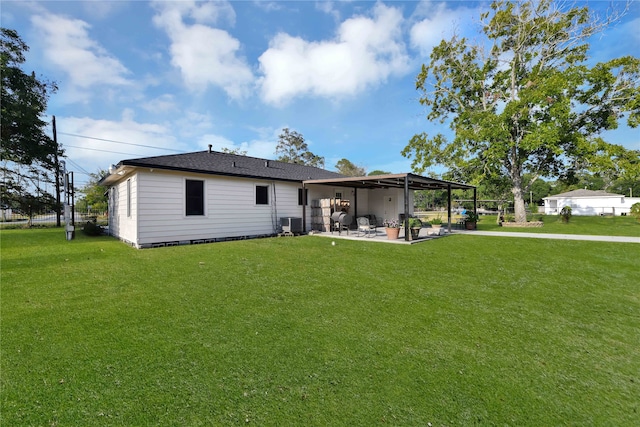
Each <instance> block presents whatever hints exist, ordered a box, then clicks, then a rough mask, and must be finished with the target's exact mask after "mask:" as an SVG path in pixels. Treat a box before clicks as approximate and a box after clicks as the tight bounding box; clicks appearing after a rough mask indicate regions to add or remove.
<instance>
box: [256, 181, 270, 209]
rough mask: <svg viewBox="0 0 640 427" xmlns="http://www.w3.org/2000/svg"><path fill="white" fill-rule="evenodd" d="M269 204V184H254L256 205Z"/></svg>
mask: <svg viewBox="0 0 640 427" xmlns="http://www.w3.org/2000/svg"><path fill="white" fill-rule="evenodd" d="M268 204H269V186H268V185H256V205H268Z"/></svg>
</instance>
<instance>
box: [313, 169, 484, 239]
mask: <svg viewBox="0 0 640 427" xmlns="http://www.w3.org/2000/svg"><path fill="white" fill-rule="evenodd" d="M310 184H318V185H334V186H336V187H350V188H355V190H356V194H355V197H356V201H357V191H358V189H366V190H371V189H375V188H404V211H405V212H409V190H447V222H448V228H449V231H451V190H473V210H474V212H477V195H476V187H475V186H473V185H468V184H462V183H460V182H453V181H443V180H440V179H436V178H429V177H425V176H420V175H415V174H412V173H397V174H388V175H371V176H355V177H354V176H347V177H338V178H329V179H310V180H306V181H302V188H305V187H306V186H307V185H310ZM356 203H357V202H356ZM302 209H303V215H302V218H303V222H304V224H303V229H306V209H305V205H304V204H303V205H302ZM356 210H357V205H356ZM406 221H407V216H405V222H406ZM405 225H406V224H405ZM404 229H405V240H409V228H408V227H404Z"/></svg>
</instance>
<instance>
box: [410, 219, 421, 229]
mask: <svg viewBox="0 0 640 427" xmlns="http://www.w3.org/2000/svg"><path fill="white" fill-rule="evenodd" d="M421 227H422V221H420V219H419V218H413V217H412V218H409V228H421Z"/></svg>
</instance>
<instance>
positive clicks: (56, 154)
mask: <svg viewBox="0 0 640 427" xmlns="http://www.w3.org/2000/svg"><path fill="white" fill-rule="evenodd" d="M52 123H53V143H54V144H55V145H56V151H55V155H54V159H55V163H56V164H55V167H56V227H60V160H58V133H57V132H56V116H53V121H52Z"/></svg>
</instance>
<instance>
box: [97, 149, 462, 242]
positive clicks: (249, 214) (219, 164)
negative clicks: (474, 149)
mask: <svg viewBox="0 0 640 427" xmlns="http://www.w3.org/2000/svg"><path fill="white" fill-rule="evenodd" d="M384 177H385V176H381V177H375V178H372V177H361V178H357V179H358V180H359V181H358V182H352V180H354V179H356V178H354V177H345V176H344V175H340V174H338V173H335V172H330V171H327V170H324V169H319V168H315V167H312V166H305V165H298V164H291V163H284V162H279V161H274V160H267V159H259V158H255V157H248V156H240V155H235V154H229V153H220V152H215V151H211V148H209V151H200V152H195V153H186V154H176V155H167V156H157V157H147V158H140V159H130V160H123V161H121V162H120V163H118V165H116V166H112V167H111V168H110V169H109V175H107V176H106V177H104V178H103V179H102V180H101V182H100V184H101V185H104V186H106V187H108V195H109V209H108V213H109V232H110V234H111V235H113V236H115V237H117V238H119V239H121V240H123V241H125V242H127V243H129V244H131V245H133V246H135V247H137V248H143V247H153V246H163V245H177V244H190V243H202V242H211V241H222V240H229V239H241V238H252V237H265V236H273V235H275V234H277V233H278V232H280V230H281V228H280V223H281V222H280V220H281V218H287V217H293V218H302V219H303V224H304V230H303V231H305V232H306V231H309V230H311V225H312V221H311V216H312V212H313V209H312V208H311V203H310V202H311V201H312V200H316V199H325V198H337V199H342V200H350V201H351V207H350V211H349V214H350V215H352V216H356V215H365V214H373V215H376V216H377V217H378V218H398V216H399V215H401V214H403V213H404V212H405V210H407V209H406V208H407V206H409V208H408V211H409V213H410V214H411V213H412V212H413V191H412V192H411V193H408V192H407V190H406V185H404V184H403V182H404V181H402V179H406V180H407V181H406V182H407V183H409V182H411V183H412V184H411V185H412V187H411V188H412V189H418V188H420V189H422V188H425V187H424V185H426V184H432V183H438V184H440V187H437V188H447V187H446V186H447V185H448V186H449V187H450V188H451V186H452V185H453V187H452V188H473V187H471V186H467V185H464V184H455V183H448V182H445V181H438V180H433V179H430V178H422V177H418V176H414V175H409V174H405V175H387V176H386V177H387V178H388V179H387V180H385V179H384ZM409 180H411V181H409ZM345 181H346V182H345ZM314 182H315V183H314ZM318 182H320V183H318ZM325 182H326V183H325ZM305 183H308V184H305ZM365 183H366V187H367V188H364V187H365ZM443 185H444V186H445V187H443ZM358 187H360V188H358ZM429 188H430V187H429ZM405 194H407V197H406V198H405ZM405 199H406V201H407V203H405Z"/></svg>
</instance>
